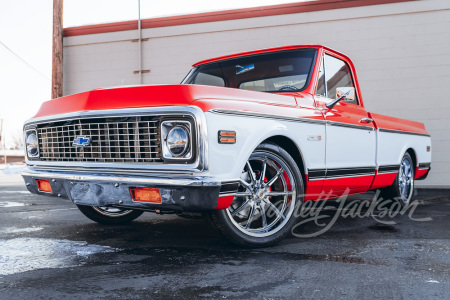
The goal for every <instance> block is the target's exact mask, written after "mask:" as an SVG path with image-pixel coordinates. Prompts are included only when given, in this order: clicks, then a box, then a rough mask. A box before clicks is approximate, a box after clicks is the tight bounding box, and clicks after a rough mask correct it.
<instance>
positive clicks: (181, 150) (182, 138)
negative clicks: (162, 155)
mask: <svg viewBox="0 0 450 300" xmlns="http://www.w3.org/2000/svg"><path fill="white" fill-rule="evenodd" d="M166 143H167V148H168V149H169V152H170V154H172V155H173V156H174V157H180V156H183V154H185V153H186V151H187V149H188V147H189V133H188V131H187V129H186V128H184V127H181V126H175V127H174V128H172V129H171V130H170V131H169V134H168V135H167V141H166Z"/></svg>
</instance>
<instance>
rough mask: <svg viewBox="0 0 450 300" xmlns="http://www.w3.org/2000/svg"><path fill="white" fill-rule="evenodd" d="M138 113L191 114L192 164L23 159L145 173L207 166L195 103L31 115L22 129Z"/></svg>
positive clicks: (32, 162)
mask: <svg viewBox="0 0 450 300" xmlns="http://www.w3.org/2000/svg"><path fill="white" fill-rule="evenodd" d="M141 115H147V116H150V115H158V116H161V115H164V116H165V115H168V116H177V115H180V116H188V115H189V116H191V117H193V119H194V123H195V124H194V127H195V130H196V131H197V133H198V143H197V149H196V150H197V151H196V152H197V153H198V155H197V157H196V160H195V161H194V162H193V163H192V164H182V163H179V164H162V163H159V164H155V163H153V164H152V163H139V164H130V163H94V162H89V163H86V162H69V161H62V162H47V161H36V160H28V159H26V163H27V165H29V166H33V167H41V166H45V167H52V168H55V167H64V168H75V169H76V168H82V169H84V170H86V171H88V170H96V169H103V170H107V169H108V170H113V169H116V170H128V169H130V167H132V168H133V170H135V171H136V172H140V173H142V172H144V173H147V172H149V171H150V170H151V171H153V172H155V171H156V172H159V173H164V172H167V173H174V172H176V173H199V172H205V171H207V170H208V155H207V152H208V143H207V126H206V118H205V114H204V113H203V111H202V110H201V109H200V108H199V107H197V106H172V107H144V108H126V109H107V110H94V111H78V112H73V113H66V114H59V115H52V116H46V117H40V118H34V119H30V120H28V121H26V122H25V125H24V130H26V129H27V127H28V126H33V125H36V124H42V123H50V122H56V121H63V120H73V119H81V118H83V119H88V118H98V117H124V116H141Z"/></svg>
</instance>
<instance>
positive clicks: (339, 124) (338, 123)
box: [327, 121, 375, 131]
mask: <svg viewBox="0 0 450 300" xmlns="http://www.w3.org/2000/svg"><path fill="white" fill-rule="evenodd" d="M327 125H330V126H338V127H346V128H352V129H360V130H368V131H374V130H375V128H374V127H370V126H363V125H355V124H349V123H342V122H335V121H327Z"/></svg>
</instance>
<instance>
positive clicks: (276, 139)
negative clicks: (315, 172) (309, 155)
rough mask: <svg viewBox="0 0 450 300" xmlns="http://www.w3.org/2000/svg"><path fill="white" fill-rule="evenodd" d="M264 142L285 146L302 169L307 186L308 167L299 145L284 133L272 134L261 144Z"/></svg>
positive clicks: (301, 172) (304, 182)
mask: <svg viewBox="0 0 450 300" xmlns="http://www.w3.org/2000/svg"><path fill="white" fill-rule="evenodd" d="M264 143H270V144H275V145H277V146H279V147H281V148H283V149H284V150H285V151H286V152H287V153H289V155H290V156H291V157H292V158H293V159H294V160H295V163H296V164H297V167H298V169H299V170H300V174H301V175H302V179H303V184H304V186H305V188H306V185H307V181H306V176H305V174H306V169H305V163H304V157H303V154H302V152H301V150H300V148H299V147H298V145H297V144H296V143H295V142H294V141H293V140H291V139H290V138H288V137H286V136H283V135H276V136H272V137H270V138H268V139H266V140H264V141H263V142H262V143H261V144H264Z"/></svg>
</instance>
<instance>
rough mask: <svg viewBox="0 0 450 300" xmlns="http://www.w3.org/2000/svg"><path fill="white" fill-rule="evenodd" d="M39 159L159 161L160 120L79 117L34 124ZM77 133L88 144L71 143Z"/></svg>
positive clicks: (77, 136) (142, 117) (113, 161)
mask: <svg viewBox="0 0 450 300" xmlns="http://www.w3.org/2000/svg"><path fill="white" fill-rule="evenodd" d="M37 131H38V137H39V158H40V160H41V161H72V162H111V163H118V162H119V163H120V162H127V163H131V162H135V163H157V162H162V161H163V160H162V155H161V136H160V120H159V118H158V117H154V116H139V117H111V118H95V119H78V120H70V121H60V122H54V123H50V124H41V125H38V127H37ZM79 137H85V138H88V139H90V141H89V145H86V146H74V145H73V143H74V140H75V139H77V138H79Z"/></svg>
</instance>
